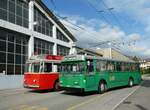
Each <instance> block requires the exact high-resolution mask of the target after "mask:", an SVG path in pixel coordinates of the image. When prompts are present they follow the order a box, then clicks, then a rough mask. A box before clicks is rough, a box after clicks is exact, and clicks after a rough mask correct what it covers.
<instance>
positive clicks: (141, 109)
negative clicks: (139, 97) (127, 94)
mask: <svg viewBox="0 0 150 110" xmlns="http://www.w3.org/2000/svg"><path fill="white" fill-rule="evenodd" d="M135 106H136V107H138V108H139V109H140V110H148V109H147V108H145V107H143V106H142V105H139V104H135Z"/></svg>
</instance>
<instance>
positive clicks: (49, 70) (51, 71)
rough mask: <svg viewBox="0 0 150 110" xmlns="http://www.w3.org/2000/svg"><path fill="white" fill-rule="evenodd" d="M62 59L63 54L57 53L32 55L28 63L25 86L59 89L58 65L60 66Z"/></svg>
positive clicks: (36, 88) (40, 88)
mask: <svg viewBox="0 0 150 110" xmlns="http://www.w3.org/2000/svg"><path fill="white" fill-rule="evenodd" d="M62 59H63V57H62V56H56V55H35V56H32V57H31V58H30V59H29V60H28V61H27V63H26V72H25V73H24V83H23V85H24V87H25V88H31V89H33V90H48V89H54V90H59V89H60V86H59V73H58V72H57V67H59V64H60V62H61V60H62ZM58 71H59V70H58Z"/></svg>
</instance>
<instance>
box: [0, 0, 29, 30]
mask: <svg viewBox="0 0 150 110" xmlns="http://www.w3.org/2000/svg"><path fill="white" fill-rule="evenodd" d="M0 19H3V20H6V21H9V22H11V23H14V24H17V25H20V26H23V27H25V28H28V26H29V8H28V3H25V2H23V1H22V0H0Z"/></svg>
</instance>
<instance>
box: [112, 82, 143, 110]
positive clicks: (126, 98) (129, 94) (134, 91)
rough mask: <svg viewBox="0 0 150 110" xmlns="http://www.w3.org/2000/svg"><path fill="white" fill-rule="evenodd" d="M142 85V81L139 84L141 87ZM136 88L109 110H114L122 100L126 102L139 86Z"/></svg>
mask: <svg viewBox="0 0 150 110" xmlns="http://www.w3.org/2000/svg"><path fill="white" fill-rule="evenodd" d="M143 83H144V81H143V82H142V83H141V84H140V85H142V84H143ZM140 85H139V86H138V87H137V88H135V90H133V91H132V92H130V94H128V95H127V96H126V97H124V98H123V99H122V100H121V101H120V102H119V103H117V104H116V105H115V106H114V107H113V108H112V109H111V110H115V109H116V108H117V107H118V106H119V105H120V104H121V103H122V102H123V101H124V100H126V99H127V98H128V97H129V96H131V95H132V94H133V93H134V92H135V91H137V90H138V89H139V88H140V87H141V86H140Z"/></svg>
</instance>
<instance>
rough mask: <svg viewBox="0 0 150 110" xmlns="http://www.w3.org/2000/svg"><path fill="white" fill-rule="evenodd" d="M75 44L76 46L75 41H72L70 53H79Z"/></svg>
mask: <svg viewBox="0 0 150 110" xmlns="http://www.w3.org/2000/svg"><path fill="white" fill-rule="evenodd" d="M75 46H76V44H75V43H74V42H71V48H70V52H69V54H70V55H72V54H77V49H76V47H75Z"/></svg>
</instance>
